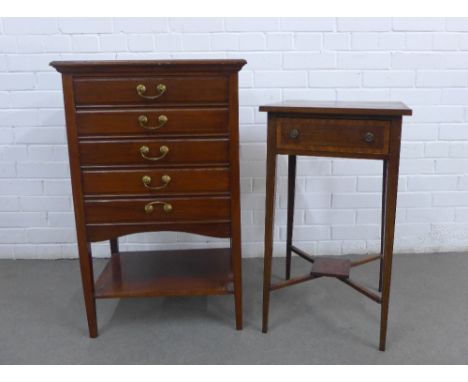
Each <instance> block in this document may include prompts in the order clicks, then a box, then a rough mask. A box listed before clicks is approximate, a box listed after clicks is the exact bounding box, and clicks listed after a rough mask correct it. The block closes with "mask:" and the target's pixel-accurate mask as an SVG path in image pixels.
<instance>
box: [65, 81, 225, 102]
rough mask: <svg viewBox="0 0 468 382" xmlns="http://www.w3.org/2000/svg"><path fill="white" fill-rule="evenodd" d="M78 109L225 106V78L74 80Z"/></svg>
mask: <svg viewBox="0 0 468 382" xmlns="http://www.w3.org/2000/svg"><path fill="white" fill-rule="evenodd" d="M74 93H75V102H76V104H77V105H78V106H87V105H89V106H93V105H95V106H99V105H108V106H112V105H159V104H171V103H181V104H200V103H227V100H228V79H227V77H223V76H206V77H132V78H77V79H75V80H74Z"/></svg>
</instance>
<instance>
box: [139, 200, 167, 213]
mask: <svg viewBox="0 0 468 382" xmlns="http://www.w3.org/2000/svg"><path fill="white" fill-rule="evenodd" d="M155 204H161V205H162V206H163V211H164V212H165V213H169V212H171V211H172V204H171V203H166V202H161V201H159V200H156V201H154V202H150V203H148V204H146V205H145V212H146V213H147V214H150V213H152V212H153V211H154V205H155Z"/></svg>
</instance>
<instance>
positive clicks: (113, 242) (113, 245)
mask: <svg viewBox="0 0 468 382" xmlns="http://www.w3.org/2000/svg"><path fill="white" fill-rule="evenodd" d="M109 243H110V250H111V255H114V254H116V253H119V239H118V238H117V237H116V238H113V239H110V240H109Z"/></svg>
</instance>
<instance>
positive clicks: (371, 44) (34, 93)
mask: <svg viewBox="0 0 468 382" xmlns="http://www.w3.org/2000/svg"><path fill="white" fill-rule="evenodd" d="M157 58H245V59H247V61H248V65H246V66H245V67H244V69H243V70H242V72H241V73H240V78H239V87H240V90H239V94H240V97H239V98H240V122H241V125H240V136H241V154H240V156H241V191H242V196H241V197H242V200H241V201H242V224H243V248H244V256H261V255H262V253H263V243H262V242H263V222H264V214H265V212H264V202H265V149H266V148H265V139H266V134H265V130H266V127H265V124H266V118H265V114H264V113H260V112H258V106H259V105H260V104H263V103H269V102H276V101H280V100H283V99H299V98H308V99H330V100H378V101H390V100H401V101H404V102H406V103H407V104H408V105H409V106H410V107H412V108H413V109H414V116H413V117H410V118H406V119H405V123H404V128H403V144H402V159H401V176H400V183H399V199H398V210H397V222H398V227H397V231H396V242H395V248H396V250H397V252H423V251H438V252H443V251H465V250H466V249H467V246H468V143H467V142H468V18H448V19H444V18H393V19H392V18H219V17H214V18H139V19H135V18H114V19H113V18H41V19H26V18H3V19H0V258H58V257H65V258H70V257H75V256H76V255H77V250H76V244H75V231H74V220H73V219H74V218H73V209H72V199H71V186H70V181H69V169H68V154H67V149H66V138H65V128H64V115H63V101H62V92H61V79H60V75H59V74H58V73H56V72H55V71H54V70H53V69H52V68H51V67H49V66H48V64H49V62H50V61H52V60H60V59H66V60H73V59H85V60H86V59H87V60H97V59H157ZM381 168H382V166H381V163H380V162H378V161H361V160H339V159H334V160H332V159H327V158H300V159H299V162H298V179H297V191H298V195H297V202H296V211H295V221H296V230H295V238H296V240H297V242H298V245H299V246H301V247H303V248H304V249H307V250H310V251H312V252H313V253H318V254H324V255H325V254H327V255H329V254H331V255H333V254H348V253H371V252H375V251H378V249H379V244H378V239H379V233H380V229H379V221H380V210H379V207H380V188H381ZM286 173H287V162H286V161H285V159H284V158H280V159H279V161H278V175H279V179H278V193H277V201H276V206H277V214H276V223H277V225H276V227H275V231H274V240H275V252H276V254H278V255H281V254H284V240H285V235H286V229H285V222H286V204H287V198H286ZM220 242H221V243H225V242H226V241H222V240H221V241H220V240H215V239H207V238H203V237H199V236H195V235H188V234H182V233H154V234H138V235H131V236H128V237H125V238H123V239H122V247H123V248H125V249H130V248H131V249H148V248H155V247H157V248H176V247H180V248H186V247H190V246H192V247H203V246H206V245H208V246H215V245H219V244H220ZM94 248H95V253H96V254H97V255H98V256H105V255H106V254H107V253H108V244H107V243H98V244H96V245H94Z"/></svg>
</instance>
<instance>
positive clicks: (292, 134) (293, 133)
mask: <svg viewBox="0 0 468 382" xmlns="http://www.w3.org/2000/svg"><path fill="white" fill-rule="evenodd" d="M298 136H299V130H298V129H292V130H291V131H290V132H289V137H290V138H292V139H296V138H297V137H298Z"/></svg>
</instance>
